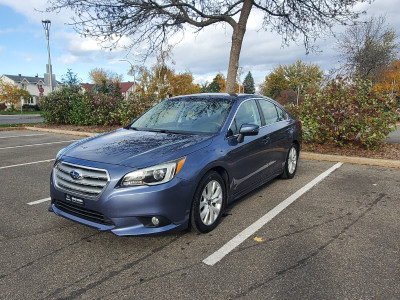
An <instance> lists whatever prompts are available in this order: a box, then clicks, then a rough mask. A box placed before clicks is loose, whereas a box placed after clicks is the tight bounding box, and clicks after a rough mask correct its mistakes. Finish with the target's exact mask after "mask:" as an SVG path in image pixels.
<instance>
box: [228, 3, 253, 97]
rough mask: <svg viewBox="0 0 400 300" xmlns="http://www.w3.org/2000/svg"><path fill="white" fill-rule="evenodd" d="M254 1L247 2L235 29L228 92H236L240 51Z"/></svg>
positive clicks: (230, 58)
mask: <svg viewBox="0 0 400 300" xmlns="http://www.w3.org/2000/svg"><path fill="white" fill-rule="evenodd" d="M252 6H253V0H245V1H244V3H243V7H242V12H241V14H240V18H239V22H238V23H237V24H236V25H235V26H234V27H233V34H232V46H231V53H230V57H229V67H228V76H227V79H226V92H227V93H234V92H235V83H236V75H237V71H238V68H239V57H240V51H241V50H242V43H243V37H244V34H245V32H246V25H247V20H248V18H249V15H250V11H251V8H252Z"/></svg>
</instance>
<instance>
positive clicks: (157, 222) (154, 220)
mask: <svg viewBox="0 0 400 300" xmlns="http://www.w3.org/2000/svg"><path fill="white" fill-rule="evenodd" d="M151 223H153V225H154V226H158V225H159V224H160V220H159V219H158V218H157V217H152V218H151Z"/></svg>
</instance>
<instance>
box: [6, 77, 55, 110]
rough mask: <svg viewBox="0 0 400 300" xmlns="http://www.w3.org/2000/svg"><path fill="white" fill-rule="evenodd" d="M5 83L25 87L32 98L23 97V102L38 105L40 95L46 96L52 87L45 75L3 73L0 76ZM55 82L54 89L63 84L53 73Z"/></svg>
mask: <svg viewBox="0 0 400 300" xmlns="http://www.w3.org/2000/svg"><path fill="white" fill-rule="evenodd" d="M0 79H1V80H2V81H3V82H5V83H10V84H15V85H18V86H20V87H23V88H25V89H26V90H27V91H28V92H29V93H30V94H31V98H30V99H23V101H24V103H23V104H30V105H36V104H37V103H38V100H39V98H40V97H43V96H46V95H48V94H49V93H50V92H51V87H50V85H49V84H48V83H46V82H45V79H44V77H39V76H38V75H36V76H35V77H29V76H23V75H21V74H18V75H2V76H1V78H0ZM53 79H54V81H53V82H55V84H54V89H58V88H60V87H61V86H62V84H61V82H58V81H56V80H55V75H53Z"/></svg>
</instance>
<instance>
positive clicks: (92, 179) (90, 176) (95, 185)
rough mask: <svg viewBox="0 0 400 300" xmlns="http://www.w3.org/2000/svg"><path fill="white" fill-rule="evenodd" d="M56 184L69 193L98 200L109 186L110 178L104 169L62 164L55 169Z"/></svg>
mask: <svg viewBox="0 0 400 300" xmlns="http://www.w3.org/2000/svg"><path fill="white" fill-rule="evenodd" d="M75 174H76V176H74V177H73V176H72V175H75ZM74 178H75V179H74ZM54 182H55V185H56V186H57V187H58V188H59V189H61V190H63V191H65V192H67V193H72V194H78V195H80V196H84V197H86V198H90V199H96V198H97V197H99V196H100V194H101V193H102V192H103V190H104V189H105V187H106V186H107V183H108V182H109V176H108V172H107V171H106V170H103V169H96V168H90V167H86V166H82V165H75V164H70V163H66V162H61V163H59V164H57V165H56V166H55V167H54Z"/></svg>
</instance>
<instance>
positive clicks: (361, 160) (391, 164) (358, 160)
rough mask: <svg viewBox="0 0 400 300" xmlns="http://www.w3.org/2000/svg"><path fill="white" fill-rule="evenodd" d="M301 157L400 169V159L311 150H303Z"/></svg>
mask: <svg viewBox="0 0 400 300" xmlns="http://www.w3.org/2000/svg"><path fill="white" fill-rule="evenodd" d="M300 158H302V159H311V160H318V161H333V162H343V163H349V164H357V165H367V166H378V167H386V168H398V169H400V160H390V159H375V158H365V157H355V156H340V155H328V154H318V153H310V152H301V153H300Z"/></svg>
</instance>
